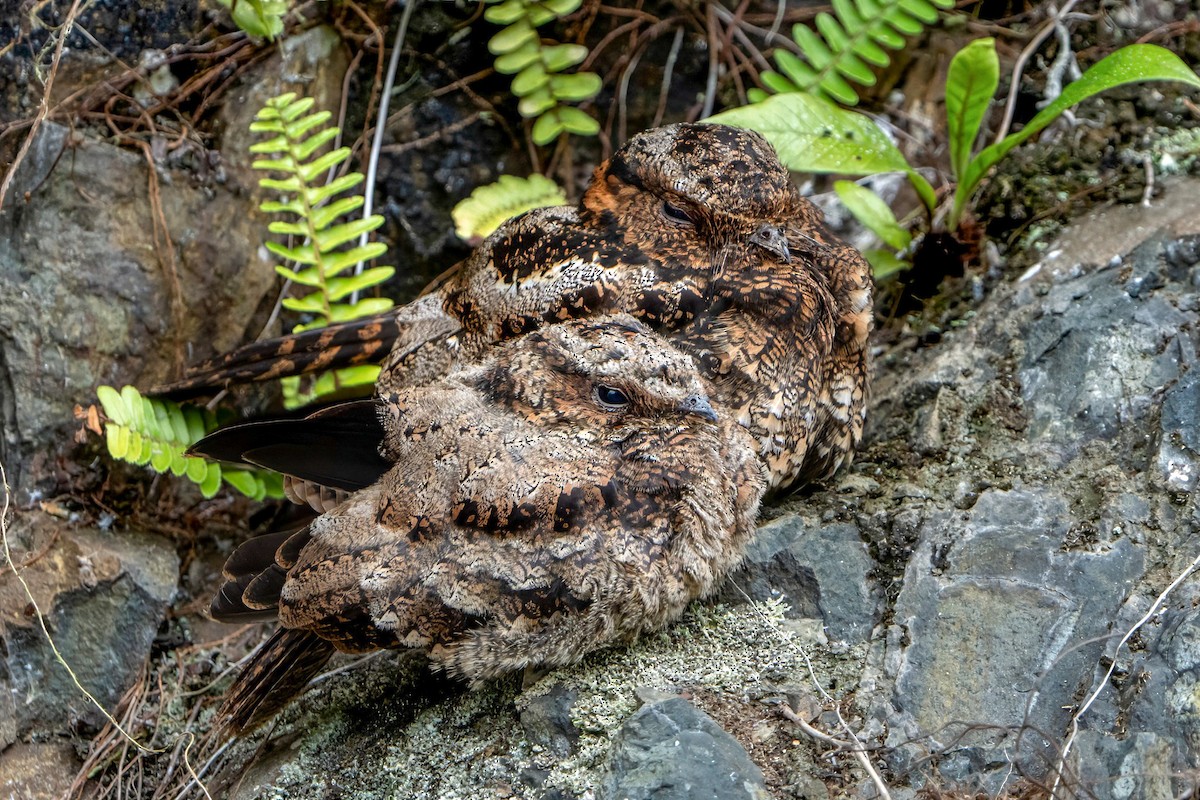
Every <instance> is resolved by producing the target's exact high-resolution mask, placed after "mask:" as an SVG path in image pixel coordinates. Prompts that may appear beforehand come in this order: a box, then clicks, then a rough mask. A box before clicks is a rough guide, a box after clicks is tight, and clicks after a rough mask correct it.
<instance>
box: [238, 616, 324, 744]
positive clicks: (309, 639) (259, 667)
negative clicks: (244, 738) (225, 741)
mask: <svg viewBox="0 0 1200 800" xmlns="http://www.w3.org/2000/svg"><path fill="white" fill-rule="evenodd" d="M333 651H334V647H333V645H332V644H330V643H329V642H327V641H325V640H324V639H322V638H321V637H319V636H317V635H316V634H315V633H311V632H309V631H304V630H293V629H291V628H279V629H277V630H276V631H275V633H273V634H272V635H271V638H269V639H267V641H266V642H264V643H263V644H262V646H261V647H259V649H258V651H257V652H255V654H254V655H253V656H252V657H251V658H250V661H249V662H248V663H247V664H246V666H245V667H244V668H243V669H242V672H241V674H239V675H238V677H237V680H235V681H234V683H233V686H232V687H230V689H229V692H228V694H226V696H225V702H224V704H222V706H221V708H220V710H219V711H218V712H217V719H218V725H219V726H220V727H221V728H222V729H223V730H225V731H227V732H228V733H229V734H231V735H234V736H239V735H241V734H244V733H248V732H250V731H252V730H254V729H255V728H257V727H258V726H259V725H261V724H263V723H264V722H266V721H267V720H268V719H270V718H271V717H272V716H274V715H275V714H276V713H277V712H279V711H280V709H282V708H283V707H284V706H286V705H287V704H288V703H289V702H291V700H292V698H294V697H295V696H296V695H298V694H300V692H301V691H303V690H304V687H305V686H307V685H308V682H309V681H310V680H311V679H312V678H313V677H314V676H315V675H316V674H317V673H318V672H319V671H320V670H321V668H322V667H323V666H325V663H326V662H327V661H328V660H329V658H330V656H332V655H333Z"/></svg>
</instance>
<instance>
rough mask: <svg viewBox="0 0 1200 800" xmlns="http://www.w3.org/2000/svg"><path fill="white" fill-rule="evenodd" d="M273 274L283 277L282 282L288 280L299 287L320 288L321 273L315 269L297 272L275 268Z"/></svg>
mask: <svg viewBox="0 0 1200 800" xmlns="http://www.w3.org/2000/svg"><path fill="white" fill-rule="evenodd" d="M275 272H276V273H277V274H279V275H280V276H282V277H283V279H284V280H289V281H291V282H292V283H298V284H300V285H301V286H312V287H320V285H321V272H320V270H316V269H304V270H300V271H299V272H295V271H294V270H290V269H288V268H287V267H284V266H278V265H277V266H276V267H275Z"/></svg>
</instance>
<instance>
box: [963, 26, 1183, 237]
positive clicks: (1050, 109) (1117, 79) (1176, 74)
mask: <svg viewBox="0 0 1200 800" xmlns="http://www.w3.org/2000/svg"><path fill="white" fill-rule="evenodd" d="M1146 81H1179V82H1180V83H1186V84H1188V85H1189V86H1193V87H1196V88H1200V77H1197V76H1196V73H1195V72H1193V71H1192V69H1191V68H1190V67H1188V66H1187V65H1186V64H1184V63H1183V61H1181V60H1180V59H1179V56H1177V55H1175V54H1174V53H1172V52H1171V51H1170V50H1167V49H1165V48H1162V47H1159V46H1158V45H1153V44H1131V45H1129V46H1127V47H1122V48H1121V49H1120V50H1118V51H1116V52H1115V53H1111V54H1110V55H1108V56H1107V57H1106V58H1104V59H1102V60H1101V61H1099V62H1097V63H1095V64H1093V65H1092V67H1091V68H1090V69H1088V71H1087V72H1085V73H1083V75H1082V76H1081V77H1080V78H1079V80H1077V81H1075V82H1074V83H1071V84H1068V85H1067V86H1066V87H1065V88H1064V89H1063V91H1062V94H1060V95H1059V96H1058V98H1057V99H1056V100H1055V101H1054V102H1052V103H1051V104H1050V105H1048V106H1046V107H1045V108H1043V109H1042V110H1041V111H1040V112H1039V113H1038V114H1037V116H1035V117H1034V118H1033V119H1032V120H1030V121H1029V124H1027V125H1026V126H1025V127H1024V128H1022V129H1021V130H1020V131H1018V132H1017V133H1014V134H1010V135H1009V136H1007V137H1005V138H1004V139H1003V140H1002V141H1000V142H997V143H996V144H993V145H991V146H990V147H986V148H984V149H983V150H982V151H981V152H980V153H979V155H977V156H975V158H974V159H973V160H972V161H971V162H970V164H968V165H967V169H966V172H965V174H963V175H960V176H959V183H958V187H957V189H956V190H955V192H954V207H953V209H952V210H951V214H950V217H951V218H950V220H949V224H950V227H951V228H954V227H957V225H958V220H959V217H960V216H961V214H962V211H963V210H964V209H965V207H966V203H967V200H968V199H969V198H970V196H971V194H973V193H974V191H975V189H976V187H977V186H978V185H979V182H980V181H981V180H982V179H983V176H984V174H986V173H987V171H988V170H990V169H991V168H992V167H993V166H995V165H996V162H998V161H999V160H1000V159H1002V158H1004V156H1005V155H1007V154H1008V152H1009V151H1010V150H1012V149H1013V148H1014V147H1016V146H1017V145H1019V144H1021V143H1022V142H1024V141H1025V140H1026V139H1028V138H1030V137H1031V136H1033V135H1034V134H1036V133H1038V132H1040V131H1041V130H1042V129H1044V128H1045V127H1046V126H1047V125H1049V124H1050V123H1051V122H1053V121H1054V120H1055V119H1056V118H1057V117H1058V115H1059V114H1061V113H1062V112H1064V111H1066V110H1067V109H1068V108H1070V107H1071V106H1073V105H1075V104H1076V103H1079V102H1081V101H1083V100H1086V99H1087V98H1089V97H1091V96H1092V95H1094V94H1098V93H1099V92H1103V91H1106V90H1108V89H1112V88H1113V87H1115V86H1121V85H1123V84H1126V83H1142V82H1146Z"/></svg>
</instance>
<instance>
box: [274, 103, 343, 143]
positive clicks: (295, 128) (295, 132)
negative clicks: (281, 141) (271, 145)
mask: <svg viewBox="0 0 1200 800" xmlns="http://www.w3.org/2000/svg"><path fill="white" fill-rule="evenodd" d="M331 119H333V112H332V111H327V110H324V109H322V110H321V111H314V112H313V113H311V114H309V115H308V116H306V117H301V118H300V119H298V120H295V121H293V122H289V123H288V124H286V125H284V126H283V132H284V134H285V135H286V137H287V139H288V140H289V141H290V142H291V143H292V144H290V145H289V147H290V148H293V149H294V148H295V147H296V146H297V144H296V143H299V142H301V141H302V140H303V139H304V136H305V134H307V133H308V132H309V131H311V130H313V129H314V128H319V127H321V126H322V125H324V124H325V123H326V122H328V121H329V120H331ZM326 130H332V131H334V132H335V135H336V132H337V128H336V127H334V128H327V129H326ZM305 144H307V142H305Z"/></svg>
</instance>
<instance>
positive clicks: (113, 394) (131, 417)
mask: <svg viewBox="0 0 1200 800" xmlns="http://www.w3.org/2000/svg"><path fill="white" fill-rule="evenodd" d="M96 398H97V399H98V400H99V401H100V407H101V408H102V409H103V410H104V415H105V417H107V419H106V420H105V422H104V438H105V442H106V444H107V445H108V452H109V454H110V455H111V456H112V457H113V458H116V459H120V460H121V461H127V462H129V463H130V464H137V465H139V466H147V465H148V466H149V467H150V468H151V469H153V470H154V471H155V472H158V473H166V472H170V473H171V474H173V475H177V476H178V475H185V476H187V478H188V480H190V481H192V482H193V483H195V484H196V485H198V486H199V487H200V493H201V494H202V495H204V496H205V497H212V496H213V495H215V494H216V493H217V489H219V488H221V481H222V480H224V481H225V482H226V483H228V484H229V485H230V486H232V487H233V488H235V489H237V490H238V491H239V492H241V493H242V494H244V495H246V496H247V497H250V498H251V499H253V500H262V499H263V498H265V497H275V498H279V497H283V482H282V478H281V477H280V476H279V475H276V474H274V473H270V472H261V471H258V470H250V469H238V468H233V467H224V468H222V466H221V465H220V464H217V463H212V462H208V461H205V460H204V459H203V458H193V457H191V456H188V455H187V454H186V453H187V449H188V448H189V447H191V446H192V445H193V444H195V443H196V442H198V441H199V440H200V439H201V438H202V437H203V436H204V435H205V434H207V433H210V432H211V431H213V430H215V429H216V428H217V425H218V423H217V419H216V417H215V416H214V415H213V414H212V413H211V412H209V411H207V410H204V409H201V408H197V407H195V406H181V405H179V404H178V403H172V402H171V401H170V400H161V399H158V398H150V397H143V396H142V395H141V393H139V392H138V390H137V389H135V388H133V387H132V386H125V387H122V388H121V390H120V391H117V390H116V389H114V388H113V387H111V386H100V387H98V388H97V389H96Z"/></svg>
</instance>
